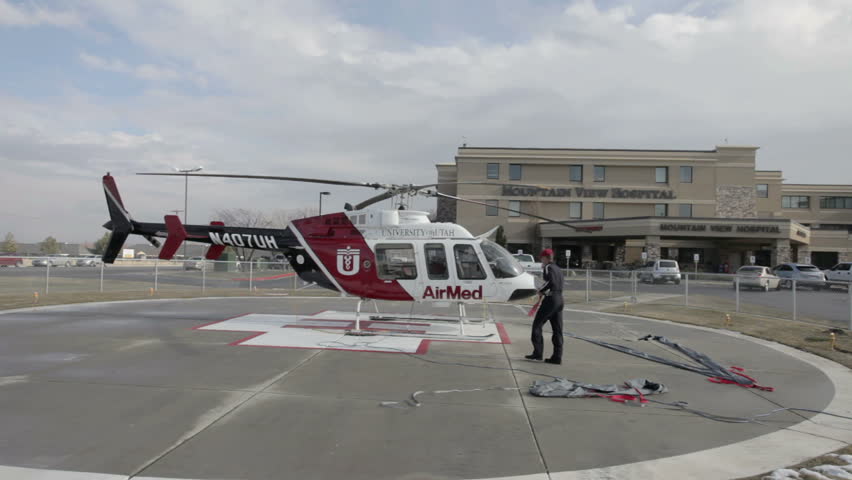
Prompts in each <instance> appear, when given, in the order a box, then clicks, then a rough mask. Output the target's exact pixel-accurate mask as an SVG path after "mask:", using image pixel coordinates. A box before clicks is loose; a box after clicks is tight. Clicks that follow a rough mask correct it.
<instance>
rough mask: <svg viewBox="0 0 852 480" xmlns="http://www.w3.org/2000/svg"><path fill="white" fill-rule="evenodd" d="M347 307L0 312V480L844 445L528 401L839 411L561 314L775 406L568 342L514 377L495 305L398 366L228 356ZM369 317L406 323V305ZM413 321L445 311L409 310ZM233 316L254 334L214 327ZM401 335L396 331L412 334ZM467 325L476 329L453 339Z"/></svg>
mask: <svg viewBox="0 0 852 480" xmlns="http://www.w3.org/2000/svg"><path fill="white" fill-rule="evenodd" d="M353 307H354V302H353V301H352V300H349V299H336V298H322V299H299V298H271V299H270V298H246V299H234V298H228V299H198V300H173V301H149V302H124V303H114V304H98V305H81V306H67V307H56V308H46V309H39V310H32V311H19V312H12V313H6V314H2V315H0V425H2V429H0V465H2V466H0V478H4V479H5V478H15V479H18V478H20V479H28V478H50V479H54V478H55V479H72V478H80V479H89V478H95V479H97V478H110V479H112V478H128V477H132V478H152V477H153V478H197V479H214V478H215V479H280V478H299V479H313V478H316V479H326V478H328V479H337V478H346V479H395V478H407V479H421V478H422V479H427V478H428V479H433V478H434V479H439V478H440V479H443V478H497V477H512V476H522V477H525V478H530V479H533V478H542V479H544V478H565V479H567V478H577V479H579V478H730V477H733V476H737V475H748V474H754V473H758V472H760V471H764V470H768V469H770V468H776V467H779V466H782V465H784V464H786V463H793V462H795V461H798V460H799V459H801V458H804V457H807V456H811V455H816V454H819V453H822V452H825V451H828V450H831V449H833V448H837V447H839V446H841V445H842V444H843V443H848V442H850V441H852V422H848V421H843V420H837V419H833V418H830V417H826V416H824V415H819V416H817V417H815V418H814V419H811V420H808V417H811V416H812V415H811V414H806V415H800V414H794V413H789V412H783V413H780V414H778V415H774V416H772V417H769V418H768V419H766V420H765V425H756V424H729V423H719V422H716V421H713V420H709V419H707V418H702V417H699V416H695V415H692V414H689V413H686V412H683V411H670V410H666V409H662V408H655V407H652V406H647V407H644V408H639V407H631V406H626V405H622V404H617V403H613V402H610V401H607V400H605V399H601V398H593V399H592V398H590V399H551V398H547V399H545V398H536V397H532V396H530V395H529V394H528V393H527V388H528V387H529V386H530V385H531V384H532V382H533V381H535V380H537V379H541V378H543V377H541V376H536V375H534V374H533V373H541V374H545V375H554V376H564V377H567V378H572V379H578V380H583V381H587V382H592V383H619V382H622V381H624V380H627V379H631V378H636V377H645V378H649V379H651V380H654V381H658V382H662V383H664V384H666V385H667V386H668V387H669V389H670V392H669V393H666V394H664V395H660V396H656V397H654V399H658V400H663V401H668V402H672V401H686V402H689V405H690V406H691V407H693V408H697V409H701V410H706V411H709V412H712V413H716V414H720V415H729V416H751V415H755V414H760V413H765V412H768V411H770V410H773V409H775V408H779V406H788V407H802V408H810V409H817V410H822V409H828V410H830V411H832V412H835V413H840V414H845V415H850V414H852V412H850V410H852V389H850V387H849V386H850V384H852V382H850V374H849V371H848V370H847V369H844V368H842V367H839V366H838V365H836V364H833V363H831V362H828V361H826V360H822V359H818V358H816V357H813V356H811V355H809V354H805V353H802V352H796V351H793V350H792V349H786V348H784V347H780V346H776V345H774V344H769V343H768V342H760V341H753V340H752V339H748V338H745V337H742V336H738V335H733V334H728V333H725V332H715V331H706V330H703V329H697V328H693V327H686V326H682V325H674V324H668V323H664V322H656V321H650V320H642V319H638V318H634V317H623V316H618V315H606V314H599V313H590V312H589V313H586V312H573V311H567V312H566V315H565V317H566V330H568V331H571V332H574V333H577V334H580V335H585V336H589V337H594V338H598V339H602V340H606V341H610V342H614V343H622V344H629V345H630V346H632V347H634V348H637V349H641V350H644V351H648V352H650V353H655V354H657V355H662V356H667V357H670V358H674V359H678V360H683V359H682V358H680V357H677V356H676V355H674V354H672V353H671V352H669V351H667V350H665V349H663V348H661V347H658V346H655V345H654V344H651V343H648V342H635V341H633V340H635V339H636V338H638V337H640V336H643V335H645V334H649V333H651V334H657V335H665V336H667V337H669V338H671V339H673V340H675V341H678V342H681V343H683V344H685V345H687V346H689V347H691V348H694V349H696V350H699V351H701V352H704V353H706V354H708V355H710V356H711V357H713V358H714V359H716V360H718V361H719V362H720V363H723V364H725V365H737V366H741V367H744V368H746V369H747V371H748V372H749V373H750V374H752V375H754V376H756V377H757V379H758V380H759V381H760V383H762V384H766V385H770V386H773V387H775V388H776V391H775V392H771V393H767V392H760V391H755V390H748V389H744V388H740V387H737V386H732V385H717V384H713V383H710V382H708V381H707V379H706V378H704V377H702V376H699V375H696V374H693V373H690V372H686V371H682V370H677V369H674V368H672V367H669V366H665V365H661V364H656V363H651V362H648V361H645V360H641V359H638V358H635V357H630V356H626V355H624V354H621V353H618V352H614V351H611V350H607V349H603V348H601V347H599V346H596V345H592V344H589V343H586V342H582V341H578V340H574V339H568V340H567V341H566V344H565V347H566V354H565V358H564V363H563V365H561V366H552V365H546V364H543V363H537V362H530V361H526V360H523V355H525V354H527V353H529V351H530V346H529V342H528V337H529V323H530V320H529V318H527V317H526V316H525V315H523V313H522V312H521V311H520V309H519V308H517V307H514V306H493V307H492V309H493V313H494V315H495V317H496V321H497V322H498V323H499V324H500V325H501V326H500V327H497V326H491V327H489V328H493V329H494V332H496V333H497V335H496V336H495V337H494V338H493V339H492V340H490V341H488V342H472V343H468V342H464V343H463V342H451V341H442V340H441V339H435V338H430V341H429V345H428V348H426V349H423V348H420V346H419V345H418V346H417V347H414V352H415V353H414V354H403V353H400V352H399V351H388V352H377V351H352V350H371V349H373V350H375V349H377V348H379V347H381V346H382V345H374V346H372V348H366V347H370V345H368V344H369V343H370V342H373V341H374V339H375V337H362V339H363V340H362V341H363V342H366V343H362V344H358V345H354V347H358V346H360V347H365V348H338V347H340V346H341V344H340V343H339V342H340V341H341V339H340V338H339V337H337V340H333V341H332V343H328V342H327V340H316V338H314V337H313V336H311V338H310V339H309V340H310V341H312V342H314V343H313V344H309V345H307V346H306V345H303V344H293V342H295V341H296V340H293V337H292V336H288V335H284V336H282V337H281V338H278V339H276V338H275V337H274V336H273V337H267V338H266V339H265V340H262V341H261V340H257V342H260V343H261V344H263V345H264V346H267V347H274V346H278V347H281V348H253V346H252V342H249V341H247V339H248V338H249V337H251V338H254V339H260V338H263V334H264V333H266V334H269V332H270V331H272V332H273V335H280V330H290V329H292V330H294V331H296V332H298V334H299V335H302V334H304V332H300V328H299V327H298V325H297V326H295V327H294V325H293V323H294V322H296V323H298V322H300V321H301V319H304V318H308V319H310V318H312V317H313V320H310V321H312V322H315V323H313V324H312V327H311V328H314V329H320V330H322V329H328V328H329V327H332V328H331V330H332V331H333V330H334V327H336V325H334V324H329V323H328V322H325V323H323V322H319V323H316V322H317V321H319V320H324V321H332V323H333V321H336V320H339V321H344V320H346V321H348V320H347V319H346V318H337V316H336V315H326V316H324V317H323V316H320V317H321V318H317V317H315V314H316V313H317V312H319V311H321V310H333V311H337V312H346V311H349V310H351V309H352V308H353ZM380 308H381V310H382V311H383V312H398V313H408V311H409V306H408V305H407V304H380ZM417 313H420V314H433V313H446V312H445V311H443V310H438V309H429V308H427V307H424V306H420V307H418V309H417ZM468 313H469V315H471V316H472V317H473V316H481V315H482V312H481V310H479V309H477V308H469V309H468ZM235 318H243V321H244V322H248V323H254V324H258V323H259V324H263V325H265V327H269V328H265V327H264V328H254V330H252V329H251V328H247V327H246V326H245V323H244V324H239V323H232V324H231V326H234V325H236V327H235V328H225V327H222V328H216V327H215V325H217V324H218V325H225V323H226V322H228V321H229V319H235ZM405 323H406V322H401V325H399V326H398V328H401V329H407V328H413V327H407V326H404V324H405ZM415 323H416V322H415ZM241 325H242V326H241ZM211 327H212V328H211ZM255 327H256V325H255ZM282 327H283V328H282ZM374 327H375V326H374ZM375 328H379V327H375ZM423 328H425V327H423ZM478 328H483V331H484V329H485V328H486V327H479V326H471V327H470V328H469V329H468V332H469V333H471V332H474V333H475V332H476V329H478ZM232 329H233V330H238V331H229V330H232ZM244 329H245V331H244ZM308 330H310V328H309V329H308ZM323 331H325V333H328V330H323ZM435 331H437V330H435ZM501 331H502V332H504V333H503V334H502V335H500V332H501ZM309 333H310V332H309ZM313 333H316V332H313ZM313 333H311V335H313ZM332 333H333V332H332ZM294 334H296V333H294ZM299 341H301V340H299ZM343 341H348V340H347V339H344V340H343ZM350 346H352V345H350ZM285 347H291V348H285ZM405 348H406V349H407V348H410V347H408V346H406V347H405ZM394 350H396V349H395V348H394ZM403 350H404V349H403ZM477 367H488V368H477ZM520 370H525V371H520ZM531 372H532V373H531ZM477 389H478V390H477ZM447 390H462V391H461V392H448V393H439V394H433V393H425V394H422V395H420V396H419V397H418V398H419V399H420V400H421V401H422V406H420V407H416V408H414V407H411V408H394V407H387V406H381V403H382V402H394V401H396V402H401V401H404V400H406V399H407V398H409V396H410V395H411V394H412V393H413V392H415V391H426V392H432V391H447ZM396 406H397V407H399V406H400V405H396ZM815 422H816V423H815ZM75 472H85V473H75ZM97 474H102V475H103V476H99V475H97Z"/></svg>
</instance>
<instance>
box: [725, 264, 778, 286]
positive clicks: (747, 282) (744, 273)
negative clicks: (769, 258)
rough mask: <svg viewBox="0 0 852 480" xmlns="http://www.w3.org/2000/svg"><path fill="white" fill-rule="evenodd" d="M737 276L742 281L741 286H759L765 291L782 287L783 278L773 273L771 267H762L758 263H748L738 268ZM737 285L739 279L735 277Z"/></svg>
mask: <svg viewBox="0 0 852 480" xmlns="http://www.w3.org/2000/svg"><path fill="white" fill-rule="evenodd" d="M737 278H738V279H739V282H740V288H741V289H746V288H759V289H761V290H763V291H764V292H768V291H770V290H779V289H780V288H781V278H779V277H778V276H776V275H773V274H772V271H771V270H769V267H761V266H758V265H747V266H744V267H740V268H739V270H737ZM736 286H737V280H736V279H734V288H736Z"/></svg>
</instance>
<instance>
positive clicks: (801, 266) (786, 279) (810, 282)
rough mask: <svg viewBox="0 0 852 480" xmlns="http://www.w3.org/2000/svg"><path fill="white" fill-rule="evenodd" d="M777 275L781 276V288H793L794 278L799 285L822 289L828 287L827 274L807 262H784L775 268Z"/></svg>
mask: <svg viewBox="0 0 852 480" xmlns="http://www.w3.org/2000/svg"><path fill="white" fill-rule="evenodd" d="M773 270H774V273H775V275H778V276H779V277H781V288H792V287H793V280H795V281H796V285H797V286H804V287H808V288H813V289H814V290H821V289H823V288H825V287H826V284H825V274H824V273H822V271H821V270H820V269H819V268H817V267H816V266H814V265H809V264H805V263H782V264H781V265H778V266H777V267H775V268H774V269H773Z"/></svg>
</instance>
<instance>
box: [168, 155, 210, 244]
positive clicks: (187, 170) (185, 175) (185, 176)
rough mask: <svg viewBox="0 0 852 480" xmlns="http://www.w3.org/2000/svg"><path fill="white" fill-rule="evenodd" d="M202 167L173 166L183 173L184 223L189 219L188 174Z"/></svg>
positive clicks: (187, 222)
mask: <svg viewBox="0 0 852 480" xmlns="http://www.w3.org/2000/svg"><path fill="white" fill-rule="evenodd" d="M203 169H204V167H201V166H198V167H195V168H183V169H182V168H177V167H175V171H177V172H180V173H182V174H183V179H184V181H183V223H184V225H188V224H189V221H188V220H187V217H188V215H189V213H188V212H189V208H188V207H189V174H190V173H195V172H200V171H201V170H203ZM183 258H184V259H186V242H184V244H183Z"/></svg>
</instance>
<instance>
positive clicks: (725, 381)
mask: <svg viewBox="0 0 852 480" xmlns="http://www.w3.org/2000/svg"><path fill="white" fill-rule="evenodd" d="M728 370H730V372H731V373H733V374H734V375H739V376H741V377H743V378H745V379H748V380H750V381H751V385H743V384H742V383H738V382H735V381H733V380H729V379H727V378H722V377H710V378H708V379H707V380H708V381H711V382H713V383H723V384H727V385H739V386H741V387H743V388H756V389H758V390H763V391H764V392H774V391H775V387H765V386H763V385H760V384H758V383H757V380H755V379H753V378H751V377H749V376H748V375H746V374H745V370H744V369H743V368H742V367H730V368H729V369H728Z"/></svg>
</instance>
